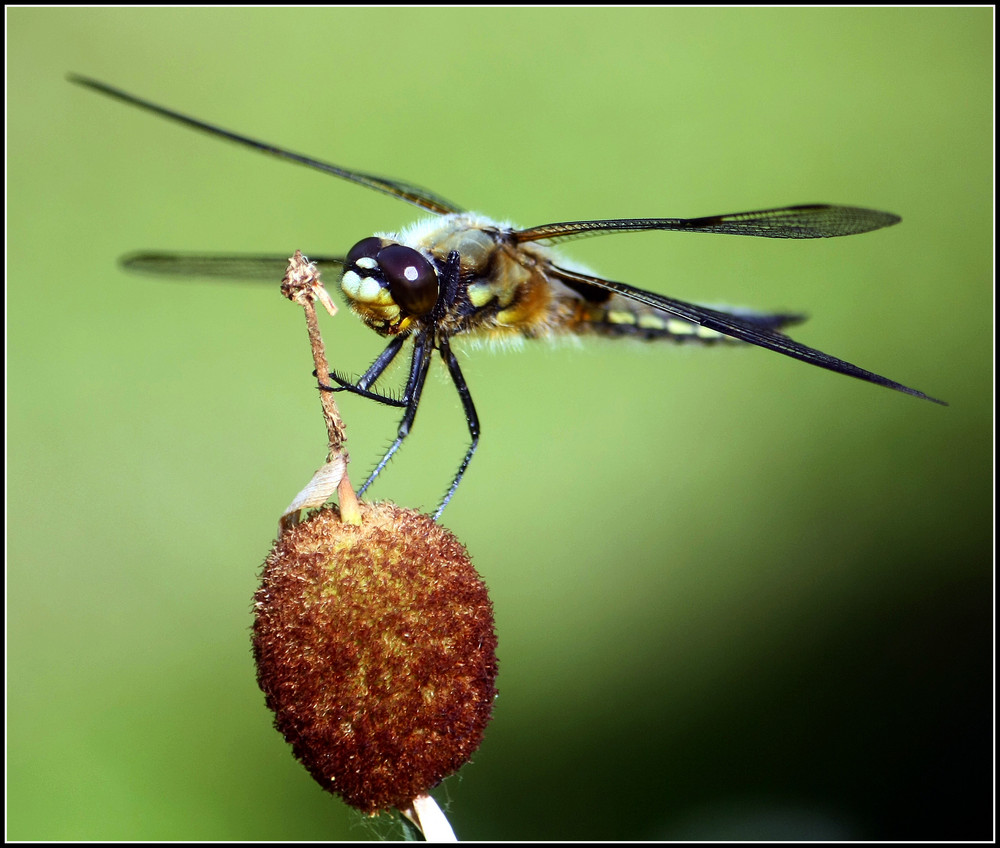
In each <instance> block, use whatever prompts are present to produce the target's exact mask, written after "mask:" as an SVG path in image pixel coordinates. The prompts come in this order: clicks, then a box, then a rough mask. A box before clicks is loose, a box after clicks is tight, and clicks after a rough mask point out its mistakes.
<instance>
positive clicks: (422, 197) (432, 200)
mask: <svg viewBox="0 0 1000 848" xmlns="http://www.w3.org/2000/svg"><path fill="white" fill-rule="evenodd" d="M68 79H69V81H70V82H75V83H77V84H78V85H82V86H85V87H86V88H90V89H93V90H94V91H99V92H100V93H101V94H106V95H108V96H109V97H113V98H115V99H116V100H121V101H122V102H124V103H128V104H130V105H132V106H138V107H139V108H140V109H146V110H147V111H149V112H152V113H154V114H156V115H159V116H161V117H163V118H169V119H170V120H172V121H177V122H178V123H181V124H184V125H186V126H189V127H192V128H194V129H196V130H201V131H202V132H206V133H208V134H209V135H214V136H218V137H220V138H225V139H228V140H229V141H234V142H236V143H237V144H242V145H243V146H244V147H252V148H253V149H254V150H259V151H260V152H261V153H267V154H269V155H271V156H275V157H277V158H279V159H285V160H287V161H289V162H295V163H296V164H298V165H305V166H306V167H307V168H313V169H315V170H317V171H322V172H323V173H325V174H333V176H335V177H340V178H341V179H345V180H350V181H351V182H353V183H359V184H360V185H363V186H367V187H368V188H370V189H374V190H375V191H380V192H382V193H383V194H390V195H392V196H393V197H398V198H399V199H400V200H405V201H406V202H407V203H412V204H413V205H414V206H419V207H420V208H421V209H427V210H429V211H430V212H435V213H437V214H439V215H447V214H449V213H451V212H461V211H462V210H461V208H460V207H458V206H456V205H455V204H454V203H451V202H450V201H448V200H445V199H444V198H443V197H438V196H437V195H436V194H434V193H433V192H430V191H428V190H427V189H425V188H420V187H419V186H415V185H411V184H410V183H406V182H403V181H402V180H390V179H386V178H385V177H376V176H374V175H373V174H363V173H361V172H360V171H352V170H350V169H349V168H342V167H340V166H339V165H333V164H331V163H329V162H322V161H320V160H319V159H313V158H312V157H310V156H303V155H302V154H301V153H294V152H293V151H291V150H286V149H284V148H282V147H277V146H275V145H273V144H267V143H266V142H263V141H257V140H256V139H253V138H250V137H248V136H245V135H240V134H239V133H234V132H231V131H229V130H225V129H222V127H217V126H214V125H212V124H209V123H206V122H205V121H199V120H198V119H197V118H192V117H190V116H188V115H183V114H181V113H180V112H175V111H174V110H173V109H167V108H166V107H165V106H158V105H157V104H155V103H151V102H150V101H149V100H143V99H142V98H141V97H136V96H135V95H134V94H129V93H128V92H127V91H122V90H121V89H120V88H115V87H114V86H111V85H107V84H106V83H103V82H99V81H98V80H94V79H89V78H88V77H81V76H78V75H76V74H70V75H69V77H68Z"/></svg>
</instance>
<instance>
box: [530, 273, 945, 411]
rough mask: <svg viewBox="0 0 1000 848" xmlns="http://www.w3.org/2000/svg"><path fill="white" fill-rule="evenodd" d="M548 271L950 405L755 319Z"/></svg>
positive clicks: (587, 277) (804, 359)
mask: <svg viewBox="0 0 1000 848" xmlns="http://www.w3.org/2000/svg"><path fill="white" fill-rule="evenodd" d="M548 270H549V273H551V274H552V275H554V276H555V277H557V278H558V279H560V280H562V281H564V282H565V283H567V285H571V286H572V285H574V284H576V285H577V286H579V285H584V286H593V287H596V288H598V289H603V290H604V291H609V292H614V293H615V294H619V295H622V296H623V297H626V298H628V299H629V300H634V301H636V302H637V303H642V304H645V305H646V306H651V307H653V308H654V309H661V310H663V311H664V312H668V313H670V314H671V315H676V316H677V317H678V318H683V319H684V320H685V321H690V322H692V323H694V324H699V325H701V326H702V327H707V328H708V329H710V330H715V331H716V332H718V333H722V334H724V335H727V336H731V337H732V338H734V339H740V340H741V341H744V342H749V343H750V344H753V345H757V346H758V347H764V348H767V349H768V350H773V351H776V352H778V353H781V354H784V355H785V356H790V357H792V358H793V359H798V360H800V361H802V362H808V363H809V364H810V365H816V366H818V367H820V368H826V369H827V370H828V371H836V372H837V373H838V374H846V375H847V376H849V377H857V378H858V379H859V380H865V381H867V382H869V383H874V384H875V385H877V386H885V387H886V388H887V389H895V390H896V391H898V392H904V393H905V394H908V395H913V396H914V397H918V398H923V399H924V400H929V401H932V402H933V403H938V404H941V405H942V406H947V405H948V404H946V403H945V402H944V401H942V400H938V399H937V398H933V397H930V396H929V395H925V394H924V393H923V392H919V391H917V390H916V389H911V388H910V387H909V386H904V385H903V384H902V383H897V382H896V381H895V380H890V379H888V378H887V377H882V376H881V375H879V374H874V373H872V372H871V371H866V370H865V369H864V368H859V367H858V366H857V365H852V364H851V363H850V362H845V361H844V360H843V359H837V358H836V357H835V356H830V355H829V354H827V353H823V352H822V351H819V350H816V349H814V348H811V347H806V346H805V345H803V344H799V343H798V342H796V341H793V340H792V339H790V338H789V337H788V336H786V335H785V334H784V333H779V332H777V331H776V330H773V329H769V328H768V327H767V326H766V325H765V324H764V323H762V322H757V323H755V322H753V321H752V320H747V319H745V318H741V317H740V316H738V315H733V314H730V313H728V312H721V311H719V310H716V309H709V308H708V307H706V306H696V305H695V304H693V303H686V302H684V301H683V300H675V299H674V298H671V297H665V296H663V295H661V294H656V293H655V292H649V291H644V290H643V289H637V288H633V287H632V286H629V285H626V284H625V283H617V282H614V281H612V280H604V279H601V278H600V277H592V276H590V275H589V274H581V273H579V272H577V271H570V270H568V269H566V268H560V267H559V266H557V265H550V266H549V269H548Z"/></svg>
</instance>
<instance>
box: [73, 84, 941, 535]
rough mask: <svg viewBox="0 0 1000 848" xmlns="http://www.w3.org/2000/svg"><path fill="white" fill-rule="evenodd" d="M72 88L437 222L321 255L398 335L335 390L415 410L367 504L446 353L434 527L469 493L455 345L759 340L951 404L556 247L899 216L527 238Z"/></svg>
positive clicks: (792, 231)
mask: <svg viewBox="0 0 1000 848" xmlns="http://www.w3.org/2000/svg"><path fill="white" fill-rule="evenodd" d="M69 80H70V81H71V82H74V83H77V84H79V85H82V86H85V87H87V88H89V89H92V90H93V91H96V92H99V93H101V94H104V95H107V96H109V97H112V98H114V99H116V100H119V101H121V102H123V103H126V104H128V105H130V106H136V107H139V108H140V109H144V110H147V111H149V112H152V113H153V114H155V115H158V116H160V117H163V118H167V119H169V120H172V121H176V122H177V123H180V124H183V125H184V126H187V127H190V128H193V129H195V130H200V131H202V132H205V133H207V134H209V135H212V136H216V137H218V138H222V139H226V140H228V141H231V142H235V143H236V144H239V145H243V146H244V147H249V148H252V149H254V150H257V151H259V152H261V153H265V154H268V155H270V156H274V157H277V158H278V159H283V160H285V161H288V162H293V163H295V164H298V165H303V166H305V167H308V168H312V169H314V170H317V171H321V172H322V173H325V174H330V175H332V176H335V177H340V178H341V179H344V180H348V181H350V182H353V183H357V184H359V185H362V186H365V187H367V188H369V189H373V190H374V191H378V192H382V193H383V194H387V195H390V196H391V197H394V198H397V199H399V200H402V201H405V202H407V203H410V204H412V205H413V206H417V207H419V208H420V209H422V210H424V212H427V213H432V215H433V217H429V218H426V219H424V220H421V221H418V222H416V223H414V224H413V225H411V226H410V227H408V228H406V229H403V230H402V231H400V232H398V233H391V232H387V233H378V234H375V235H372V236H366V237H365V238H362V239H361V240H360V241H358V242H357V243H356V244H355V245H354V246H353V247H352V248H351V249H350V250H349V251H348V252H347V254H346V255H345V256H318V257H317V256H314V257H313V261H314V262H315V263H316V264H317V266H318V267H320V268H321V269H332V270H334V271H336V273H338V274H339V275H340V287H341V290H342V292H343V294H344V297H345V299H346V301H347V303H348V305H349V307H350V308H351V309H352V310H353V311H354V312H355V313H356V314H357V315H358V316H359V317H360V318H361V320H362V321H363V322H364V323H365V324H366V325H367V326H369V327H370V328H371V329H372V330H374V331H375V332H376V333H378V334H379V335H380V336H382V337H383V338H386V339H388V343H387V344H386V347H385V349H384V350H383V351H382V353H381V354H379V356H378V357H376V359H375V361H374V362H372V364H371V366H370V367H369V368H368V369H367V370H366V371H365V372H364V373H363V374H362V375H361V376H360V377H358V378H357V379H350V378H348V377H347V376H345V375H342V374H340V373H338V372H333V373H331V374H330V375H329V379H330V381H331V384H330V385H324V386H323V388H324V389H326V390H327V391H333V392H340V391H343V392H349V393H352V394H354V395H358V396H360V397H363V398H368V399H369V400H372V401H375V402H377V403H380V404H384V405H387V406H390V407H395V408H398V409H402V410H403V413H402V418H401V420H400V422H399V426H398V428H397V431H396V437H395V439H394V441H393V442H392V444H391V445H390V446H389V448H388V450H387V451H386V452H385V455H384V456H383V457H382V459H381V460H380V461H379V462H378V464H377V465H376V466H375V468H374V470H373V471H372V472H371V474H370V475H369V477H368V479H367V480H366V481H365V483H364V484H363V485H362V486H361V487H360V489H359V490H358V495H359V496H360V495H363V494H364V493H365V491H366V490H367V489H368V488H369V487H370V486H371V485H372V483H374V481H375V479H376V478H377V477H378V475H379V474H380V473H381V472H382V471H383V469H384V468H385V467H386V465H387V464H388V463H389V461H390V460H391V459H392V458H393V456H395V454H396V452H397V451H398V450H399V449H400V447H401V446H402V445H403V442H404V441H405V439H406V437H407V436H408V435H409V433H410V432H411V430H412V428H413V424H414V420H415V418H416V414H417V408H418V406H419V404H420V398H421V395H422V393H423V389H424V384H425V382H426V380H427V374H428V371H429V369H430V365H431V362H432V360H433V359H434V355H435V354H437V355H438V356H439V357H440V358H441V359H442V360H443V362H444V364H445V367H446V368H447V371H448V374H449V375H450V377H451V381H452V383H453V384H454V386H455V390H456V391H457V393H458V397H459V399H460V401H461V404H462V409H463V412H464V415H465V420H466V424H467V426H468V431H469V445H468V447H467V449H466V452H465V455H464V457H463V458H462V461H461V464H460V465H459V467H458V470H457V471H456V472H455V474H454V476H453V478H452V480H451V484H450V486H449V487H448V490H447V491H446V492H445V494H444V497H443V498H442V499H441V501H440V503H439V505H438V507H437V509H436V511H435V512H434V514H433V517H434V519H435V520H436V519H438V518H439V517H440V516H441V513H442V511H443V510H444V508H445V506H447V504H448V502H449V501H450V500H451V498H452V496H453V495H454V494H455V491H456V490H457V489H458V486H459V483H460V482H461V480H462V478H463V476H464V475H465V472H466V470H467V469H468V467H469V463H470V462H471V461H472V457H473V455H474V454H475V452H476V448H477V446H478V444H479V437H480V425H479V417H478V415H477V414H476V408H475V405H474V404H473V401H472V395H471V394H470V392H469V387H468V385H467V384H466V381H465V377H464V376H463V375H462V369H461V367H460V366H459V362H458V359H457V358H456V356H455V353H454V351H453V350H452V340H453V339H457V340H461V339H463V338H475V339H481V340H490V341H500V342H502V341H509V340H515V339H516V340H522V339H542V338H554V337H558V336H567V335H575V336H588V335H590V336H605V337H613V338H637V339H643V340H649V341H658V340H666V341H673V342H686V343H696V344H716V343H742V344H751V345H757V346H758V347H762V348H766V349H768V350H772V351H775V352H777V353H780V354H783V355H784V356H788V357H791V358H793V359H797V360H799V361H801V362H806V363H808V364H810V365H815V366H817V367H819V368H825V369H827V370H829V371H834V372H836V373H838V374H846V375H847V376H850V377H856V378H858V379H860V380H865V381H866V382H869V383H873V384H875V385H877V386H884V387H885V388H888V389H894V390H896V391H899V392H903V393H904V394H908V395H912V396H913V397H917V398H921V399H923V400H928V401H931V402H933V403H937V404H941V405H942V406H947V404H946V403H945V402H944V401H942V400H939V399H937V398H934V397H930V396H929V395H926V394H924V393H923V392H920V391H917V390H916V389H913V388H910V387H908V386H904V385H903V384H901V383H897V382H896V381H894V380H890V379H888V378H887V377H883V376H881V375H879V374H875V373H873V372H871V371H867V370H865V369H863V368H860V367H858V366H857V365H852V364H851V363H849V362H846V361H844V360H843V359H838V358H837V357H835V356H831V355H830V354H827V353H823V352H822V351H819V350H816V349H814V348H811V347H807V346H806V345H803V344H800V343H799V342H796V341H794V340H793V339H791V338H790V337H789V336H787V335H786V334H785V333H784V332H783V331H784V330H785V328H787V327H789V326H791V325H794V324H798V323H800V322H801V321H803V320H805V317H804V316H803V315H801V314H796V313H768V312H758V311H754V310H749V309H719V308H711V307H708V306H700V305H697V304H693V303H687V302H685V301H682V300H677V299H675V298H671V297H667V296H665V295H662V294H658V293H656V292H651V291H646V290H643V289H639V288H635V287H634V286H631V285H627V284H626V283H622V282H617V281H614V280H609V279H604V278H602V277H598V276H595V275H594V274H592V273H590V272H589V271H586V270H584V269H583V268H581V267H579V266H577V265H575V264H574V263H572V262H570V261H569V260H566V259H564V258H563V257H561V256H560V255H559V254H558V253H557V252H556V250H555V249H554V248H553V245H554V244H557V243H559V242H563V241H567V240H570V239H575V238H580V237H584V236H595V235H601V234H607V233H626V232H643V231H652V230H662V231H669V232H683V233H714V234H724V235H740V236H756V237H762V238H784V239H816V238H832V237H837V236H848V235H856V234H859V233H866V232H870V231H872V230H878V229H881V228H883V227H889V226H892V225H893V224H897V223H899V221H900V218H899V216H897V215H894V214H892V213H889V212H879V211H876V210H874V209H865V208H861V207H857V206H841V205H833V204H828V203H809V204H800V205H796V206H783V207H779V208H774V209H764V210H759V211H753V212H738V213H732V214H725V215H708V216H704V217H700V218H609V219H600V220H592V221H568V222H562V223H553V224H542V225H540V226H534V227H528V228H524V229H519V228H517V227H514V226H512V225H510V224H503V223H499V222H497V221H494V220H492V219H489V218H486V217H484V216H482V215H478V214H474V213H471V212H467V211H465V210H464V209H462V208H461V207H460V206H458V205H456V204H454V203H452V202H450V201H448V200H445V199H444V198H442V197H440V196H439V195H437V194H435V193H433V192H431V191H428V190H427V189H424V188H421V187H419V186H416V185H413V184H411V183H408V182H404V181H402V180H397V179H387V178H385V177H379V176H375V175H372V174H367V173H363V172H361V171H355V170H352V169H349V168H345V167H342V166H340V165H334V164H331V163H329V162H324V161H321V160H319V159H315V158H312V157H310V156H304V155H302V154H300V153H295V152H293V151H291V150H288V149H286V148H283V147H278V146H276V145H273V144H268V143H266V142H262V141H258V140H256V139H253V138H250V137H248V136H245V135H241V134H239V133H235V132H232V131H230V130H227V129H223V128H222V127H219V126H216V125H214V124H210V123H206V122H205V121H201V120H198V119H197V118H193V117H190V116H188V115H184V114H182V113H180V112H177V111H174V110H173V109H169V108H166V107H164V106H160V105H157V104H155V103H152V102H150V101H148V100H145V99H143V98H141V97H137V96H135V95H133V94H129V93H128V92H125V91H123V90H121V89H119V88H116V87H114V86H111V85H108V84H106V83H103V82H100V81H98V80H94V79H90V78H88V77H83V76H78V75H75V74H72V75H70V76H69ZM122 262H123V265H124V266H125V267H126V268H127V269H129V270H132V271H136V272H140V273H153V274H164V275H183V276H201V277H228V278H241V279H250V278H269V279H278V278H280V276H281V274H282V273H283V270H284V267H285V265H286V263H287V259H285V258H281V257H272V256H260V255H234V254H193V253H162V252H142V253H134V254H130V255H128V256H126V257H123V260H122ZM408 342H410V343H412V344H411V345H410V352H409V371H408V374H407V377H406V382H405V384H404V386H403V388H402V391H400V392H395V393H394V392H391V391H385V390H382V389H381V387H380V386H379V385H378V383H379V380H380V378H381V377H382V376H383V374H384V373H385V372H386V369H388V367H389V366H390V365H391V364H392V363H393V362H394V361H396V360H397V358H398V357H399V356H400V353H401V352H402V351H403V349H404V347H406V345H407V343H408Z"/></svg>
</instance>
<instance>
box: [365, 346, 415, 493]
mask: <svg viewBox="0 0 1000 848" xmlns="http://www.w3.org/2000/svg"><path fill="white" fill-rule="evenodd" d="M387 350H388V348H387ZM433 353H434V345H433V341H432V339H431V337H430V333H429V332H421V333H418V334H417V336H416V339H415V340H414V343H413V357H412V359H411V360H410V376H409V378H408V379H407V381H406V389H405V391H404V392H403V397H402V399H401V400H400V401H399V402H398V404H396V403H394V404H393V405H399V406H405V407H406V412H404V413H403V420H402V421H400V422H399V428H398V429H397V430H396V440H395V441H394V442H393V443H392V444H391V445H390V446H389V450H387V451H386V453H385V456H383V457H382V460H381V461H380V462H379V464H378V465H377V466H375V470H374V471H372V473H371V475H370V476H369V477H368V479H367V480H365V483H364V485H363V486H362V487H361V488H360V489H358V495H363V494H364V493H365V491H366V490H367V489H368V487H369V486H371V484H372V483H374V482H375V478H376V477H378V475H379V473H380V472H381V471H382V469H383V468H385V466H386V464H387V463H388V462H389V460H390V459H392V456H393V454H394V453H396V451H398V450H399V448H400V446H401V445H402V444H403V439H405V438H406V437H407V435H409V432H410V427H412V426H413V419H414V418H415V417H416V414H417V406H418V405H419V404H420V395H421V393H422V392H423V390H424V382H425V381H426V380H427V370H428V368H430V364H431V358H432V354H433ZM380 358H381V357H380ZM387 364H388V363H387ZM383 368H384V366H383ZM369 371H371V369H369ZM365 376H367V374H366V375H365ZM363 379H364V377H363V378H362V380H363ZM359 382H360V381H359ZM345 388H346V387H345ZM355 388H356V387H355ZM356 393H357V394H361V395H362V396H364V397H369V396H373V395H372V393H370V392H364V391H361V392H356ZM374 397H376V399H378V398H381V397H382V396H381V395H374ZM385 402H386V401H385V400H383V403H385Z"/></svg>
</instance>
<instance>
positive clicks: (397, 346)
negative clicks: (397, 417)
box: [313, 336, 409, 407]
mask: <svg viewBox="0 0 1000 848" xmlns="http://www.w3.org/2000/svg"><path fill="white" fill-rule="evenodd" d="M406 339H407V337H406V336H396V337H395V338H393V340H392V341H391V342H389V344H388V345H386V348H385V350H383V351H382V352H381V353H380V354H379V355H378V357H377V358H376V359H375V361H374V362H373V363H372V364H371V365H370V366H369V367H368V370H367V371H365V373H364V374H362V375H361V376H360V377H359V378H358V380H357V382H351V381H350V380H348V379H347V378H345V377H341V376H340V375H339V374H338V373H336V372H335V371H333V372H331V373H330V375H329V376H330V379H331V380H333V381H334V382H335V383H337V385H336V386H323V387H322V388H323V390H324V391H328V392H345V391H346V392H350V393H351V394H355V395H358V396H360V397H364V398H368V399H369V400H374V401H378V402H379V403H384V404H385V405H386V406H399V407H402V406H406V400H405V398H403V399H399V398H394V397H390V396H389V395H386V394H382V393H381V392H372V391H368V389H369V388H370V387H371V386H373V385H375V382H376V381H377V380H378V378H379V377H381V376H382V373H383V372H384V371H385V369H386V368H388V367H389V365H390V363H391V362H392V361H393V360H394V359H395V358H396V355H397V354H398V353H399V351H400V350H402V347H403V344H404V343H405V342H406ZM313 373H314V374H315V372H313ZM407 389H409V384H407Z"/></svg>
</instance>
